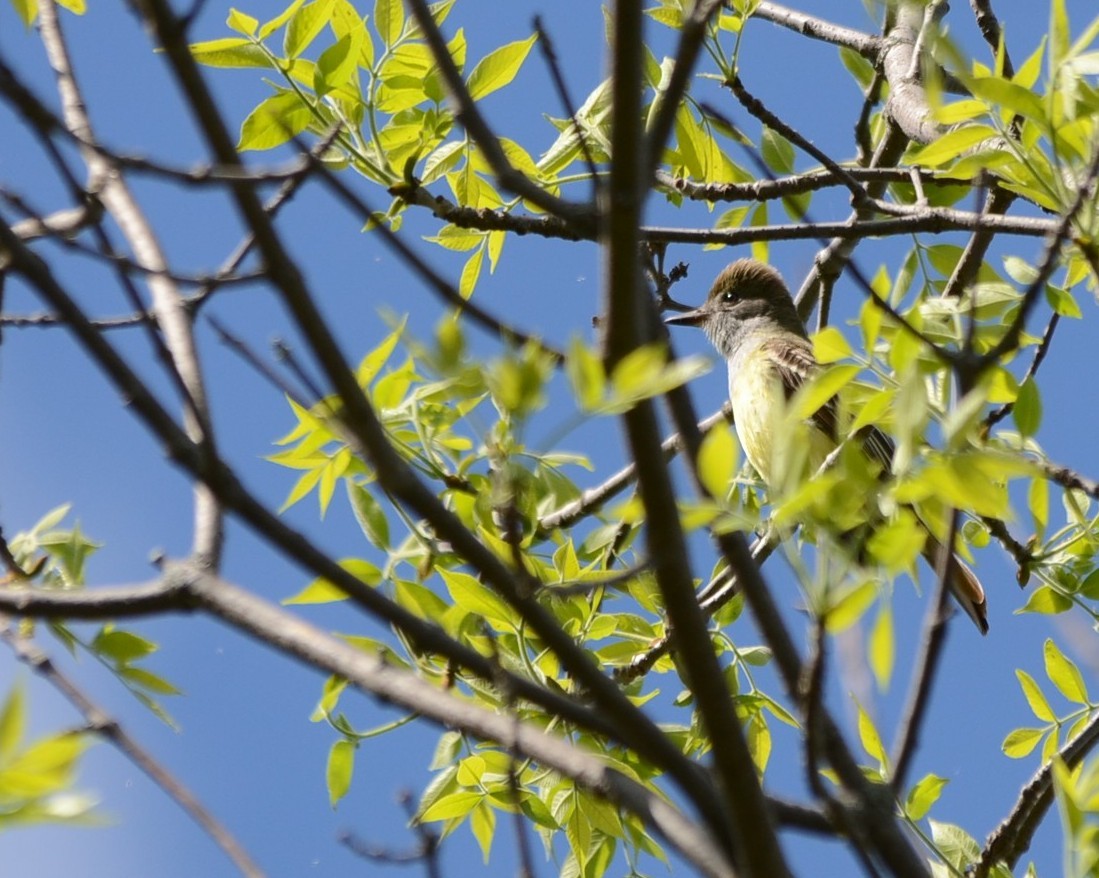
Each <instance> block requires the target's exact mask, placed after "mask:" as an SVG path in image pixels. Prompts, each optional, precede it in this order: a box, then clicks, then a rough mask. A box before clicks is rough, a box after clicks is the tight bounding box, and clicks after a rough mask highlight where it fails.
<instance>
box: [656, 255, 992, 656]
mask: <svg viewBox="0 0 1099 878" xmlns="http://www.w3.org/2000/svg"><path fill="white" fill-rule="evenodd" d="M665 322H666V323H669V324H673V325H678V326H697V327H699V328H700V329H702V330H703V331H704V332H705V333H706V336H707V337H708V338H709V339H710V342H711V343H712V344H713V346H714V347H715V348H717V351H718V353H719V354H721V356H722V357H724V358H725V361H726V363H727V364H728V367H729V400H730V401H731V402H732V405H733V420H734V422H735V424H736V431H737V435H738V436H739V437H740V444H741V446H742V447H743V449H744V453H745V455H746V456H747V458H748V462H749V463H750V464H751V465H752V466H753V467H754V468H755V470H756V472H758V473H759V474H760V476H761V477H762V479H763V481H764V482H766V483H768V484H771V485H772V486H773V484H774V483H773V481H772V477H773V453H774V450H775V447H776V440H777V438H778V437H776V435H775V431H776V430H777V429H783V427H782V425H783V423H784V422H785V421H784V416H785V414H786V410H787V404H788V402H789V401H790V399H791V398H792V397H793V396H794V394H795V393H796V392H797V391H798V389H799V388H800V387H802V386H803V385H804V384H805V382H806V381H808V380H809V379H811V378H812V377H813V376H814V375H816V374H817V373H818V372H819V370H820V366H819V364H818V363H817V360H816V357H815V356H814V355H813V347H812V345H811V344H810V342H809V338H808V336H807V335H806V333H805V327H804V326H803V325H802V322H801V319H800V318H799V317H798V313H797V310H796V309H795V308H794V302H793V299H791V297H790V291H789V290H788V289H787V288H786V284H785V282H784V281H783V279H782V276H781V275H779V273H778V272H777V271H775V269H773V268H771V266H769V265H766V264H765V263H762V262H759V261H757V260H755V259H740V260H738V261H736V262H733V263H731V264H729V265H728V266H726V268H725V269H724V270H723V271H722V272H721V273H720V274H719V275H718V276H717V279H716V280H715V281H714V284H713V286H712V287H711V288H710V292H709V295H707V296H706V301H705V303H704V304H703V305H701V306H700V307H698V308H696V309H695V310H693V311H687V312H685V313H681V314H677V315H674V316H672V317H669V318H667V319H666V320H665ZM838 410H839V406H838V402H837V399H836V398H835V397H833V398H832V399H831V400H829V401H828V402H826V403H825V404H824V405H822V406H821V407H820V408H819V409H818V410H817V411H816V412H815V413H814V414H813V415H812V417H811V419H810V424H809V436H808V440H809V443H810V447H811V451H810V453H809V460H810V461H811V464H812V465H813V466H814V467H816V466H819V465H820V464H821V463H822V462H823V460H824V458H825V456H826V455H827V454H828V452H829V450H831V449H834V448H835V447H836V446H837V444H838V442H839V440H840V439H841V438H842V437H841V436H840V435H839V424H838V422H837V421H838ZM785 423H788V422H785ZM858 441H859V442H860V443H861V446H862V449H863V451H864V452H865V454H866V455H867V456H868V457H869V458H870V459H871V460H872V461H875V462H876V463H878V464H879V465H880V466H881V467H882V470H883V472H884V473H888V472H889V471H890V469H891V466H892V460H893V450H894V445H893V442H892V441H891V440H890V439H889V437H887V436H886V435H885V434H884V433H882V432H881V431H880V430H878V429H877V428H876V427H871V428H868V429H864V430H863V431H860V433H859V435H858ZM813 471H815V470H810V472H813ZM917 519H918V514H917ZM920 527H921V528H922V529H923V530H925V531H926V532H927V539H926V541H925V542H924V546H923V550H922V554H923V556H924V557H925V558H926V559H927V560H928V561H929V562H930V564H931V565H932V567H933V568H934V567H935V565H936V564H937V562H938V558H939V554H940V551H941V550H942V548H943V546H942V544H941V543H940V542H939V540H938V539H937V538H936V537H935V536H934V535H933V534H932V533H931V531H930V530H929V529H928V528H927V525H926V524H925V523H924V522H922V521H920ZM950 569H951V576H950V579H949V580H948V582H947V585H948V586H949V587H950V590H951V592H952V594H953V596H954V598H955V599H956V600H957V602H958V603H959V604H960V605H961V607H962V609H963V610H965V611H966V613H967V614H968V615H969V617H970V618H971V619H972V620H973V621H974V623H976V625H977V627H978V628H980V630H981V633H982V634H984V633H986V632H987V631H988V617H987V613H986V608H985V593H984V589H983V588H981V583H980V582H979V581H978V580H977V577H976V576H975V575H974V573H973V571H972V570H970V569H969V567H967V566H966V565H965V563H964V562H963V561H962V559H961V558H959V557H958V556H957V555H956V554H955V556H954V559H953V562H952V563H951V565H950Z"/></svg>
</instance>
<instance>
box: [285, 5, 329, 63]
mask: <svg viewBox="0 0 1099 878" xmlns="http://www.w3.org/2000/svg"><path fill="white" fill-rule="evenodd" d="M335 2H336V0H313V2H311V3H307V4H305V5H304V6H301V7H299V8H298V9H296V10H295V11H294V13H293V15H292V16H291V18H290V24H289V25H288V26H287V28H286V34H285V36H284V38H283V42H282V49H283V51H284V52H285V53H286V57H287V58H297V57H298V55H300V54H301V53H302V52H304V51H305V50H306V49H307V48H308V47H309V44H310V43H311V42H313V40H315V39H316V38H317V34H319V33H320V32H321V31H322V30H324V26H325V25H326V24H328V22H329V20H330V19H331V18H332V7H333V6H334V5H335Z"/></svg>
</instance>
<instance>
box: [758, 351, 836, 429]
mask: <svg viewBox="0 0 1099 878" xmlns="http://www.w3.org/2000/svg"><path fill="white" fill-rule="evenodd" d="M762 347H763V349H764V351H765V352H766V354H767V357H768V360H769V361H770V362H771V363H773V364H774V368H775V372H776V373H777V374H778V376H779V378H781V379H782V389H783V391H784V392H785V393H786V400H787V402H789V400H790V399H791V398H793V396H794V394H795V393H797V392H798V391H799V390H800V389H801V387H802V385H804V384H805V382H806V381H808V380H809V379H810V378H812V377H813V376H814V375H816V374H817V373H818V372H819V371H820V365H819V364H818V363H817V358H816V357H814V356H813V349H812V348H811V347H809V342H808V341H806V340H805V339H800V338H797V337H796V336H795V337H791V338H781V339H771V340H768V341H766V342H764V343H763V346H762ZM836 404H837V400H836V398H835V397H832V398H831V399H830V400H828V402H826V403H825V404H824V405H822V406H821V407H820V408H819V409H817V410H816V411H815V412H814V413H813V417H812V421H813V423H814V424H815V425H816V427H817V429H819V430H820V431H821V432H822V433H824V434H825V435H826V436H827V437H828V438H829V439H831V440H832V441H836V440H837V439H838V438H839V436H838V431H837V424H836Z"/></svg>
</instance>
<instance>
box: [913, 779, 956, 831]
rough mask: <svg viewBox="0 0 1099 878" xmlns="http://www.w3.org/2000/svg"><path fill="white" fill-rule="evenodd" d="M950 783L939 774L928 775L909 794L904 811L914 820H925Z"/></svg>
mask: <svg viewBox="0 0 1099 878" xmlns="http://www.w3.org/2000/svg"><path fill="white" fill-rule="evenodd" d="M949 782H950V781H949V780H947V779H946V778H945V777H939V776H938V775H937V774H927V775H924V776H923V777H922V778H920V780H919V782H918V783H917V784H916V785H915V786H914V787H912V789H911V790H909V792H908V798H907V799H906V800H905V805H904V810H905V813H907V814H908V816H909V818H911V819H912V820H923V818H924V817H925V816H926V815H927V812H928V811H930V810H931V806H932V805H934V804H935V803H936V802H937V801H938V800H939V796H940V795H941V794H942V791H943V787H945V786H946V785H947V784H948V783H949Z"/></svg>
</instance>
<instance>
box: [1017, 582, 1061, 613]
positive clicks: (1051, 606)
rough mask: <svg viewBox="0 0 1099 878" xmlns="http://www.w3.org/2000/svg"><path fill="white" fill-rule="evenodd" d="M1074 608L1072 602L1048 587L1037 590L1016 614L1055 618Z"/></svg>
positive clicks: (1044, 586)
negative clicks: (1034, 614)
mask: <svg viewBox="0 0 1099 878" xmlns="http://www.w3.org/2000/svg"><path fill="white" fill-rule="evenodd" d="M1071 608H1072V601H1071V600H1070V599H1069V598H1067V597H1065V596H1064V595H1063V594H1061V593H1060V592H1058V591H1054V590H1053V589H1052V588H1050V587H1049V586H1048V585H1043V586H1042V587H1041V588H1038V589H1036V590H1035V591H1034V592H1033V593H1032V594H1031V596H1030V597H1029V598H1027V602H1026V603H1025V604H1024V605H1023V606H1021V607H1020V608H1019V609H1018V610H1016V611H1015V612H1016V613H1040V614H1042V615H1045V616H1055V615H1057V614H1058V613H1063V612H1065V611H1066V610H1069V609H1071Z"/></svg>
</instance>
